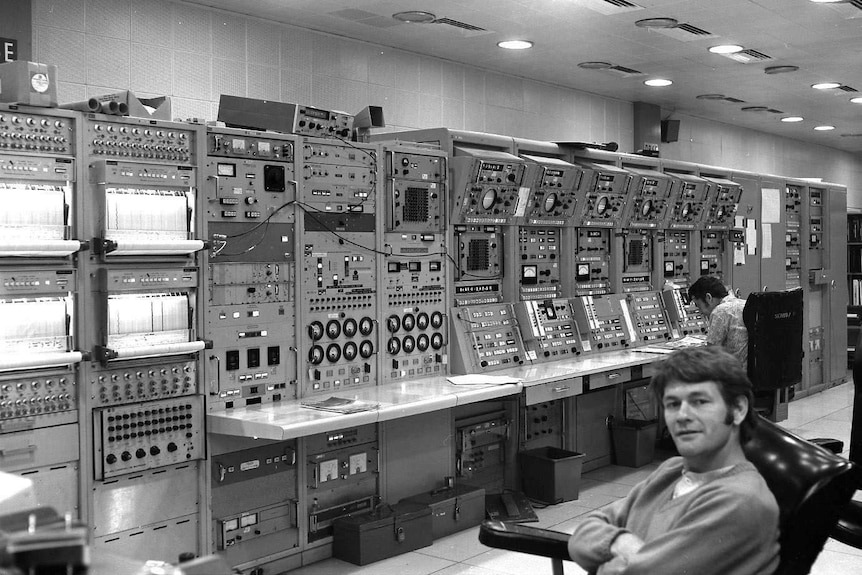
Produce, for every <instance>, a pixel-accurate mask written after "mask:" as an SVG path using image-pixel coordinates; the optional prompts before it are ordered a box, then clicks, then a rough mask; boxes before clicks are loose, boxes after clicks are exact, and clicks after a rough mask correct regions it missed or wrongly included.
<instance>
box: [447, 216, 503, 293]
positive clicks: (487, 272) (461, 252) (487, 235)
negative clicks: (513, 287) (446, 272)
mask: <svg viewBox="0 0 862 575" xmlns="http://www.w3.org/2000/svg"><path fill="white" fill-rule="evenodd" d="M453 241H454V246H453V248H454V249H453V251H454V252H455V253H454V259H455V263H454V272H453V273H454V277H453V278H452V279H453V282H454V286H455V293H454V294H452V295H453V298H454V305H477V304H486V303H498V302H501V301H503V251H504V246H503V234H502V228H501V227H500V226H464V225H456V226H454V240H453Z"/></svg>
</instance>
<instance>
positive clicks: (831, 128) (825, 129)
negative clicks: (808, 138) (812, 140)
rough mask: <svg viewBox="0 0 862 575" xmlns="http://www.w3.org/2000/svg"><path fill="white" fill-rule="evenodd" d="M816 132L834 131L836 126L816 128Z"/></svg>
mask: <svg viewBox="0 0 862 575" xmlns="http://www.w3.org/2000/svg"><path fill="white" fill-rule="evenodd" d="M814 129H815V130H819V131H821V132H826V131H828V130H834V129H835V126H814Z"/></svg>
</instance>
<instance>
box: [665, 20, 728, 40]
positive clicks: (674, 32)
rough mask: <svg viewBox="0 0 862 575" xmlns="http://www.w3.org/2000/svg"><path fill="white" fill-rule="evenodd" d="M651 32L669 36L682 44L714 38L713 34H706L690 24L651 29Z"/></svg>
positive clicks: (701, 29) (706, 32) (705, 31)
mask: <svg viewBox="0 0 862 575" xmlns="http://www.w3.org/2000/svg"><path fill="white" fill-rule="evenodd" d="M652 31H653V32H657V33H659V34H664V35H665V36H670V37H671V38H673V39H675V40H681V41H682V42H692V41H693V40H703V39H704V38H715V37H716V36H715V34H713V33H712V32H708V31H707V30H704V29H703V28H698V27H697V26H693V25H692V24H688V23H683V24H679V25H678V26H674V27H673V28H652Z"/></svg>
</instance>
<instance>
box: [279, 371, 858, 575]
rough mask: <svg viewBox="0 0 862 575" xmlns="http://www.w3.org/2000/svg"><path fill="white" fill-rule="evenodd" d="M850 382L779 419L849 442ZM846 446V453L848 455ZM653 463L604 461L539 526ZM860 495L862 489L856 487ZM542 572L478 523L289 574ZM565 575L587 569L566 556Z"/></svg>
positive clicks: (819, 565) (828, 552) (830, 550)
mask: <svg viewBox="0 0 862 575" xmlns="http://www.w3.org/2000/svg"><path fill="white" fill-rule="evenodd" d="M852 402H853V384H852V383H846V384H844V385H840V386H838V387H834V388H832V389H829V390H827V391H825V392H822V393H819V394H816V395H813V396H810V397H806V398H803V399H800V400H797V401H793V402H791V404H790V408H789V416H788V418H787V419H786V420H785V421H783V422H782V423H781V424H782V425H783V426H785V427H787V428H788V429H790V430H792V431H794V432H795V433H797V434H799V435H801V436H802V437H805V438H814V437H834V438H836V439H841V440H843V441H844V447H845V448H847V447H848V446H849V438H850V421H851V415H852V414H851V411H852ZM847 455H848V453H847V451H845V452H844V456H845V457H847ZM655 466H656V464H651V465H647V466H645V467H642V468H639V469H632V468H629V467H618V466H615V465H612V466H609V467H604V468H602V469H598V470H595V471H592V472H589V473H586V474H584V476H583V478H582V481H581V487H580V496H579V498H578V499H577V500H576V501H571V502H567V503H562V504H559V505H553V506H549V507H547V508H544V509H538V510H537V514H538V516H539V520H540V521H539V523H530V524H529V525H535V526H537V527H547V528H553V529H556V530H558V531H566V532H571V531H572V528H573V526H574V525H575V524H576V523H577V522H578V521H579V520H580V518H581V517H582V516H583V515H584V514H585V513H588V512H589V511H591V510H593V509H597V508H599V507H602V506H603V505H607V504H608V503H610V502H611V501H614V500H615V499H617V498H619V497H621V496H624V495H625V494H626V493H627V492H628V491H629V489H630V488H631V486H633V485H634V484H635V483H637V482H638V481H640V480H641V479H643V478H644V477H646V476H647V475H648V474H649V473H650V472H651V471H652V470H653V469H655ZM857 497H862V492H857ZM431 573H433V574H434V575H523V574H524V573H530V574H531V575H543V574H548V575H550V573H551V565H550V560H549V559H545V558H542V557H536V556H532V555H525V554H522V553H514V552H510V551H501V550H498V549H490V548H488V547H485V546H484V545H482V544H481V543H479V540H478V528H472V529H468V530H466V531H462V532H461V533H457V534H455V535H450V536H449V537H444V538H442V539H438V540H437V541H435V542H434V544H433V545H431V546H430V547H425V548H424V549H420V550H418V551H414V552H411V553H406V554H404V555H400V556H398V557H393V558H391V559H386V560H383V561H378V562H377V563H372V564H371V565H366V566H364V567H358V566H356V565H352V564H350V563H345V562H344V561H339V560H338V559H327V560H325V561H321V562H319V563H315V564H312V565H309V566H307V567H303V568H301V569H298V570H295V571H291V575H339V574H344V575H347V574H350V575H359V574H361V575H392V574H397V575H429V574H431ZM565 573H566V575H583V574H585V573H586V572H585V571H584V570H583V569H581V568H580V567H578V566H577V565H575V564H574V563H572V562H566V565H565ZM811 574H812V575H862V550H859V549H855V548H853V547H849V546H847V545H844V544H841V543H838V542H836V541H832V540H830V541H828V542H827V544H826V547H825V549H824V550H823V552H822V553H821V554H820V557H818V559H817V562H816V563H815V564H814V568H813V569H812V571H811Z"/></svg>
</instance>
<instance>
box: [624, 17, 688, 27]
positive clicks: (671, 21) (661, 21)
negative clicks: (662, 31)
mask: <svg viewBox="0 0 862 575" xmlns="http://www.w3.org/2000/svg"><path fill="white" fill-rule="evenodd" d="M635 26H637V27H638V28H676V27H677V26H679V20H677V19H676V18H644V19H643V20H638V21H637V22H635Z"/></svg>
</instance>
